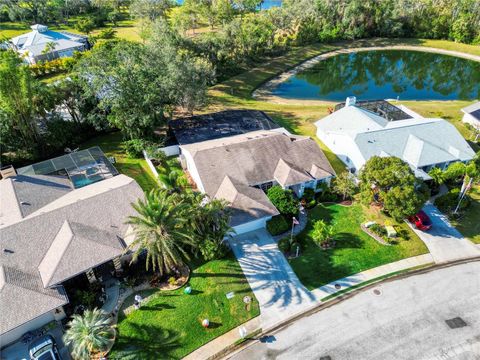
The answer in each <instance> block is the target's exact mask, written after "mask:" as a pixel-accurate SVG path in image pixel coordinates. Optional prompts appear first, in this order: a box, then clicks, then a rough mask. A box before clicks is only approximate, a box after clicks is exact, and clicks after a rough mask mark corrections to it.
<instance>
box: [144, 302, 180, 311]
mask: <svg viewBox="0 0 480 360" xmlns="http://www.w3.org/2000/svg"><path fill="white" fill-rule="evenodd" d="M171 309H176V306H172V305H170V304H167V303H161V304H152V305H150V304H147V305H142V306H141V307H140V310H143V311H159V310H171Z"/></svg>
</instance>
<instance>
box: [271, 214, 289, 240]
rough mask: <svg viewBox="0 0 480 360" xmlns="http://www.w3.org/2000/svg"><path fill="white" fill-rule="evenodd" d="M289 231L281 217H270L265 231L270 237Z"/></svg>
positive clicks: (283, 218)
mask: <svg viewBox="0 0 480 360" xmlns="http://www.w3.org/2000/svg"><path fill="white" fill-rule="evenodd" d="M288 229H289V226H288V222H287V220H285V217H283V216H282V215H277V216H274V217H272V218H271V219H270V220H268V221H267V230H268V232H269V233H270V235H273V236H275V235H280V234H283V233H284V232H285V231H287V230H288Z"/></svg>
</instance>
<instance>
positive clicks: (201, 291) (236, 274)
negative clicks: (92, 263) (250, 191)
mask: <svg viewBox="0 0 480 360" xmlns="http://www.w3.org/2000/svg"><path fill="white" fill-rule="evenodd" d="M189 285H190V286H191V287H192V289H193V291H192V294H191V295H185V294H183V289H179V290H175V291H157V290H149V291H145V292H143V294H142V296H143V297H146V296H149V295H150V296H151V298H150V299H149V300H148V302H147V303H146V304H144V305H142V307H141V308H140V310H136V311H134V312H132V313H130V314H129V315H128V316H127V317H125V316H122V315H120V318H119V323H118V338H117V342H116V344H115V346H114V348H113V351H112V352H111V353H110V354H109V359H160V358H162V359H167V358H168V359H180V358H182V357H184V356H185V355H187V354H189V353H190V352H192V351H193V350H195V349H197V348H199V347H200V346H202V345H203V344H205V343H207V342H209V341H210V340H212V339H214V338H216V337H217V336H220V335H221V334H224V333H225V332H227V331H229V330H231V329H233V328H235V327H236V326H238V325H240V324H242V323H244V322H246V321H247V320H249V319H251V318H253V317H255V316H258V315H259V306H258V302H257V301H256V300H254V301H253V302H252V304H251V309H250V311H247V310H246V309H245V308H244V303H243V301H242V299H243V297H244V296H246V295H248V296H251V297H252V299H255V298H254V295H253V293H252V291H251V289H250V286H249V285H248V282H247V280H246V279H245V277H244V275H243V273H242V270H241V268H240V266H239V264H238V262H237V261H236V260H235V259H234V258H233V257H230V258H227V259H223V260H214V261H210V262H208V263H206V264H203V265H201V266H198V267H196V268H194V269H193V272H192V274H191V278H190V282H189ZM231 291H233V292H234V293H235V296H234V297H233V298H232V299H230V300H229V299H227V298H226V296H225V295H226V294H227V293H228V292H231ZM132 302H133V298H132V297H130V298H129V299H127V301H126V303H125V304H124V307H125V306H131V304H132ZM206 318H208V319H209V320H210V328H208V329H204V328H203V327H202V326H201V321H202V320H203V319H206Z"/></svg>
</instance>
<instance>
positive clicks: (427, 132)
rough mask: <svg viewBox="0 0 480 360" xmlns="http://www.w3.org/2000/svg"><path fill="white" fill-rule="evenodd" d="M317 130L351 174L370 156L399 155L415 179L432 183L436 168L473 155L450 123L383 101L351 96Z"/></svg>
mask: <svg viewBox="0 0 480 360" xmlns="http://www.w3.org/2000/svg"><path fill="white" fill-rule="evenodd" d="M315 126H316V127H317V137H318V138H319V139H320V140H321V141H322V142H323V143H324V144H325V145H327V146H328V147H329V148H330V149H331V150H332V151H333V152H334V153H335V154H336V155H337V156H338V157H339V158H340V159H341V160H342V161H343V162H344V164H345V165H346V166H347V167H348V168H349V169H350V170H351V171H352V172H353V173H357V172H358V171H359V170H360V169H361V168H362V166H363V165H364V164H365V162H366V161H367V160H368V159H370V158H371V157H372V156H375V155H376V156H396V157H398V158H400V159H402V160H404V161H405V162H407V163H408V164H409V165H410V167H411V168H412V170H413V171H414V172H415V174H416V176H417V177H420V178H422V179H424V180H429V179H430V177H429V175H428V172H429V171H430V169H432V168H433V167H440V168H442V169H445V168H446V167H447V166H448V165H449V164H451V163H453V162H457V161H462V162H467V161H469V160H471V159H472V158H473V157H474V155H475V152H474V151H473V150H472V148H471V147H470V146H469V145H468V143H467V142H466V141H465V139H464V138H463V137H462V135H461V134H460V133H459V132H458V130H457V129H456V128H455V126H453V125H452V124H450V123H449V122H447V121H445V120H443V119H434V118H424V117H422V116H421V115H419V114H417V113H415V112H413V111H412V110H410V109H408V108H407V107H405V106H402V105H400V106H394V105H392V104H391V103H389V102H387V101H384V100H375V101H358V102H357V101H356V99H355V98H354V97H351V98H348V99H347V102H346V103H342V104H339V105H337V106H336V108H335V111H334V112H333V113H331V114H330V115H328V116H326V117H325V118H323V119H321V120H318V121H317V122H316V123H315Z"/></svg>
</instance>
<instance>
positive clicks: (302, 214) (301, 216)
mask: <svg viewBox="0 0 480 360" xmlns="http://www.w3.org/2000/svg"><path fill="white" fill-rule="evenodd" d="M297 220H298V222H299V224H298V225H295V226H294V227H293V236H297V235H298V234H300V233H301V232H302V231H303V229H305V227H306V226H307V223H308V216H307V210H306V209H305V208H303V207H302V208H300V210H299V212H298V219H297ZM290 226H292V224H290ZM291 235H292V228H291V227H290V230H288V231H286V232H284V233H283V234H280V235H276V236H274V237H273V238H274V240H275V241H276V242H279V241H280V240H282V239H283V238H285V237H290V236H291Z"/></svg>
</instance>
